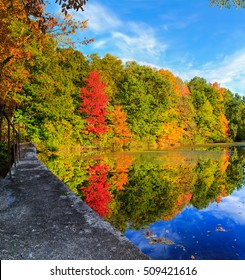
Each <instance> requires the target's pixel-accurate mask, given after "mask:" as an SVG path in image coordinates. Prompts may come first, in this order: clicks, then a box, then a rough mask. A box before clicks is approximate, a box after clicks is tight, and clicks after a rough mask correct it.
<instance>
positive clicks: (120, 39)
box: [111, 22, 167, 60]
mask: <svg viewBox="0 0 245 280" xmlns="http://www.w3.org/2000/svg"><path fill="white" fill-rule="evenodd" d="M126 29H127V31H126V32H119V31H114V32H112V33H111V34H112V38H113V39H114V44H115V45H116V46H117V48H118V49H119V50H120V54H121V56H130V57H134V58H135V59H142V58H150V59H151V60H152V59H154V60H156V59H157V58H158V57H159V55H160V54H161V53H162V52H164V51H165V50H166V49H167V45H166V44H165V43H163V42H160V41H159V39H158V38H157V36H156V34H155V31H154V29H153V28H151V27H149V26H148V25H145V24H141V23H135V22H131V23H128V25H127V26H126Z"/></svg>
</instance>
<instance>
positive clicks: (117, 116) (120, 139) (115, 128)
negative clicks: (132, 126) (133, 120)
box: [107, 105, 132, 150]
mask: <svg viewBox="0 0 245 280" xmlns="http://www.w3.org/2000/svg"><path fill="white" fill-rule="evenodd" d="M107 119H108V130H109V132H111V134H112V140H111V142H112V146H113V150H117V149H118V148H119V149H120V148H121V147H122V146H123V145H125V144H126V143H129V142H131V141H132V133H131V131H130V130H129V128H128V126H127V122H126V121H127V117H126V113H125V112H123V111H122V106H118V105H115V106H114V108H113V110H112V111H110V112H108V114H107Z"/></svg>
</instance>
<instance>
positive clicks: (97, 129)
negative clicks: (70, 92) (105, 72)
mask: <svg viewBox="0 0 245 280" xmlns="http://www.w3.org/2000/svg"><path fill="white" fill-rule="evenodd" d="M105 88H106V84H105V83H103V82H102V81H101V78H100V75H99V73H98V72H97V71H92V72H90V73H89V74H88V77H87V78H86V79H85V86H84V87H83V88H82V89H81V95H80V98H81V99H82V102H81V103H80V109H79V112H80V113H84V114H85V117H86V120H87V122H88V126H87V130H88V131H89V132H92V133H95V134H96V135H100V134H101V133H104V132H106V131H107V125H106V118H105V114H106V113H107V110H106V109H105V108H106V106H107V104H108V101H109V98H108V96H107V94H106V93H105Z"/></svg>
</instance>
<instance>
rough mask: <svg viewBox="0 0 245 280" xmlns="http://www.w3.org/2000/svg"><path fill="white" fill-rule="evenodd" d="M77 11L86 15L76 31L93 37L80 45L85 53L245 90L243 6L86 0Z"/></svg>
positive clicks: (184, 0)
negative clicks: (84, 24) (85, 23)
mask: <svg viewBox="0 0 245 280" xmlns="http://www.w3.org/2000/svg"><path fill="white" fill-rule="evenodd" d="M77 16H78V17H79V18H80V19H83V20H84V19H88V20H89V23H88V29H87V30H86V31H85V32H84V33H82V35H81V36H83V37H84V36H86V37H89V38H90V37H94V38H95V42H94V43H93V44H91V45H89V46H83V47H82V48H81V49H80V50H81V51H82V52H83V53H84V54H85V55H87V54H90V53H98V54H99V55H100V56H102V57H103V56H104V55H105V54H106V53H110V54H112V55H114V56H116V57H118V58H120V59H122V60H123V61H124V62H125V61H127V60H135V61H137V62H138V63H139V64H143V65H151V66H153V67H157V68H163V69H169V70H170V71H171V72H173V73H174V74H175V75H177V76H179V77H180V78H182V79H183V80H190V79H191V78H193V77H195V76H200V77H204V78H205V79H206V80H207V81H208V82H214V81H217V82H218V83H220V84H221V86H223V87H226V88H228V89H230V90H231V91H232V92H233V93H236V92H237V93H239V94H241V95H245V9H241V8H240V9H238V10H236V9H235V8H232V9H222V10H220V9H219V8H218V7H213V8H211V7H210V6H209V0H155V1H154V0H153V1H149V0H124V1H116V0H101V1H100V0H89V1H88V2H87V4H86V6H85V12H79V13H78V14H77ZM83 37H82V38H83Z"/></svg>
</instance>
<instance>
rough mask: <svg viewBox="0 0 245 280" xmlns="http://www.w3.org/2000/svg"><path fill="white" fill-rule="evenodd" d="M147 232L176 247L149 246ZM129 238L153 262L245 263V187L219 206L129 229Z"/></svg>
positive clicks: (214, 205)
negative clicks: (238, 260) (190, 260)
mask: <svg viewBox="0 0 245 280" xmlns="http://www.w3.org/2000/svg"><path fill="white" fill-rule="evenodd" d="M217 227H220V228H221V229H222V230H224V231H217ZM147 231H148V232H149V231H150V232H151V233H152V234H153V235H154V236H156V237H157V238H159V237H165V238H167V239H170V240H172V241H173V242H174V243H175V244H174V245H165V244H149V241H150V240H149V238H146V237H145V234H146V232H147ZM125 235H126V237H127V238H129V239H130V240H131V241H132V242H133V243H134V244H135V245H136V246H138V247H139V248H140V249H141V250H142V251H143V252H144V253H145V254H147V255H149V256H150V258H152V259H170V260H171V259H173V260H174V259H187V260H189V259H191V258H193V257H195V259H203V260H205V259H207V260H212V259H230V260H231V259H234V260H236V259H243V260H245V187H243V189H241V190H238V191H234V192H233V194H232V195H230V196H229V197H225V198H223V200H222V202H220V203H219V204H217V203H211V204H210V205H209V206H208V207H207V208H206V209H202V210H197V209H196V208H194V207H186V208H185V209H184V210H183V211H182V212H181V213H179V214H178V215H177V216H176V217H175V218H174V219H172V220H171V221H166V222H164V221H158V222H155V223H154V224H152V225H150V227H149V229H142V230H140V231H134V230H130V229H127V231H126V234H125Z"/></svg>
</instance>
